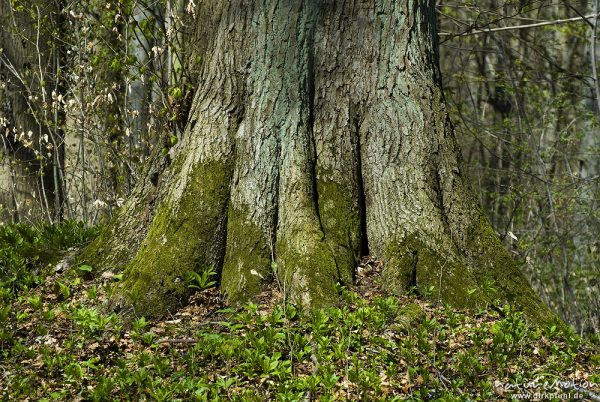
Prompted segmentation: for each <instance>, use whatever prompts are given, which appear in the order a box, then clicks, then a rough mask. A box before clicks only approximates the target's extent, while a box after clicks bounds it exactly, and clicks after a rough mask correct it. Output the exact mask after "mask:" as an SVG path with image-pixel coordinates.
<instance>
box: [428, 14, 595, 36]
mask: <svg viewBox="0 0 600 402" xmlns="http://www.w3.org/2000/svg"><path fill="white" fill-rule="evenodd" d="M598 16H600V13H598V12H596V13H595V14H590V15H586V16H583V17H573V18H566V19H563V20H554V21H544V22H537V23H535V24H523V25H512V26H509V27H499V28H486V29H471V30H467V31H465V32H460V33H453V32H440V33H438V35H439V36H452V37H454V36H467V35H479V34H484V33H490V32H499V31H512V30H517V29H529V28H537V27H542V26H547V25H558V24H567V23H569V22H577V21H587V20H589V19H591V18H597V17H598Z"/></svg>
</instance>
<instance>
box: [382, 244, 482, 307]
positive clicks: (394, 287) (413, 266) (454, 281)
mask: <svg viewBox="0 0 600 402" xmlns="http://www.w3.org/2000/svg"><path fill="white" fill-rule="evenodd" d="M385 261H386V263H385V267H384V270H383V273H382V276H383V278H382V279H383V281H384V286H386V287H387V288H388V289H389V290H390V291H392V292H395V293H401V292H404V291H405V290H407V289H408V288H410V287H412V286H414V287H416V288H417V289H418V290H419V292H421V293H422V294H426V295H429V296H430V297H431V298H432V299H434V300H435V301H439V302H444V303H449V304H451V305H453V306H455V307H458V308H475V307H482V306H485V305H486V304H488V303H489V302H490V301H491V298H490V295H487V294H486V293H485V292H484V291H483V290H482V289H481V287H480V286H479V285H478V283H477V281H476V279H475V278H474V276H473V275H472V274H471V272H469V270H468V268H467V267H466V266H465V265H464V264H463V263H462V261H461V259H459V258H458V257H457V255H456V254H455V253H450V252H449V253H448V255H442V254H440V253H439V252H436V251H434V248H433V247H430V246H427V244H426V243H425V242H423V241H422V240H421V239H420V238H419V237H418V236H417V235H416V234H412V235H409V236H407V237H406V238H405V239H404V240H402V241H390V242H389V243H388V246H387V250H386V254H385Z"/></svg>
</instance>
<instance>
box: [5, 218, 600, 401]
mask: <svg viewBox="0 0 600 402" xmlns="http://www.w3.org/2000/svg"><path fill="white" fill-rule="evenodd" d="M94 233H95V231H94V230H89V229H85V228H84V227H83V226H82V225H80V224H75V223H65V224H61V225H58V226H50V225H47V226H44V227H43V228H37V229H36V228H32V227H28V226H25V225H8V226H2V227H0V238H1V239H2V240H3V241H2V242H1V243H0V244H1V246H0V247H1V249H0V253H1V254H0V256H1V257H0V269H1V276H0V279H1V282H0V284H1V286H0V292H1V293H0V297H1V301H2V304H1V306H0V399H2V400H42V401H44V400H47V401H50V400H90V401H104V400H135V401H137V400H156V401H173V400H197V401H203V400H231V399H232V400H267V399H269V400H281V401H296V400H310V399H318V400H348V399H354V400H433V399H437V400H480V401H489V400H510V399H513V398H517V397H518V395H522V394H527V393H528V392H529V393H531V394H533V393H535V392H546V395H550V397H549V398H543V399H544V400H552V399H557V400H558V398H560V397H561V395H567V394H568V395H570V396H571V397H575V396H577V395H581V396H582V397H583V398H594V397H597V394H598V392H600V389H599V387H598V384H600V374H599V373H598V371H597V368H598V366H599V364H600V354H598V345H599V343H598V339H597V338H589V339H585V338H581V337H579V336H577V335H576V334H575V333H574V332H572V331H571V330H570V329H569V327H567V326H566V325H564V324H562V323H561V322H559V321H557V322H556V324H555V325H551V326H548V327H544V328H538V327H534V326H531V325H529V324H528V323H527V322H526V321H525V320H524V319H523V317H522V316H521V314H520V313H519V312H518V311H514V310H513V309H512V308H511V307H510V306H507V305H505V306H501V305H490V306H488V308H487V309H486V310H482V311H470V312H467V311H459V310H456V309H452V308H450V307H449V306H443V305H439V304H437V303H435V294H436V289H435V288H431V289H428V290H427V292H426V293H427V294H421V295H419V294H413V295H406V296H401V297H397V296H385V295H384V294H383V292H382V291H381V290H380V289H381V288H380V286H379V285H380V284H379V282H378V281H379V272H380V269H381V264H380V263H379V262H377V261H374V260H370V259H366V258H365V259H363V261H362V263H361V266H360V268H359V271H358V277H357V284H356V286H354V287H352V288H347V287H343V286H339V288H338V290H339V292H340V295H341V299H342V301H343V305H341V306H334V307H331V308H328V309H323V310H317V311H314V312H312V313H310V314H307V313H306V312H303V311H299V310H298V309H297V308H296V307H295V306H293V305H291V304H286V303H283V302H282V301H281V300H284V299H285V297H284V295H282V294H281V292H280V290H279V289H277V288H276V287H274V288H268V289H264V292H263V294H262V295H261V298H260V300H259V301H258V302H257V303H256V304H248V305H246V306H244V307H243V308H241V309H232V308H229V307H227V306H225V305H224V303H223V301H222V298H221V297H220V295H219V292H218V290H217V289H216V288H214V284H215V282H214V281H213V280H212V279H213V278H212V276H213V275H214V272H212V271H210V270H207V271H206V272H205V273H204V274H196V275H195V276H190V277H188V278H187V284H188V286H189V287H190V288H191V289H194V290H196V293H194V294H193V295H192V296H191V297H190V299H189V304H188V305H187V306H186V307H183V308H182V309H180V310H179V311H178V312H177V313H176V314H174V315H173V316H170V317H167V318H165V319H164V320H160V321H150V320H146V319H145V318H144V317H136V318H134V319H131V320H127V321H124V319H123V318H121V317H119V316H118V315H117V314H114V313H110V312H106V311H104V310H103V309H102V305H103V302H105V301H106V300H108V299H109V298H110V296H111V289H112V287H113V286H114V284H116V283H118V282H119V281H120V280H121V275H120V274H119V273H118V272H110V271H105V272H96V271H95V267H92V266H89V265H78V264H76V263H74V262H73V261H74V259H73V258H72V255H74V252H75V250H73V249H71V251H69V247H79V246H82V245H84V244H85V242H86V241H89V239H90V238H91V237H92V236H93V235H94ZM59 258H60V259H61V261H60V262H59V263H58V265H56V264H54V263H55V262H57V261H58V259H59ZM490 287H493V284H490ZM544 383H545V386H544ZM552 395H554V396H552ZM531 398H533V396H531ZM527 399H530V398H527Z"/></svg>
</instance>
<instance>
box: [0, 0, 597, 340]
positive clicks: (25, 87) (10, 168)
mask: <svg viewBox="0 0 600 402" xmlns="http://www.w3.org/2000/svg"><path fill="white" fill-rule="evenodd" d="M201 1H202V0H196V2H197V3H199V2H201ZM599 3H600V0H575V1H574V0H564V1H563V0H543V1H531V0H505V1H502V0H478V1H450V0H443V1H439V2H438V5H437V11H438V25H439V38H440V52H441V69H442V76H443V79H444V88H445V93H446V99H447V103H448V106H449V111H450V115H451V119H452V121H453V122H454V125H455V128H456V136H457V139H458V141H459V143H460V144H461V147H462V151H463V156H464V160H465V164H466V166H467V167H468V171H469V175H470V178H471V183H472V186H473V189H474V191H475V192H476V193H477V194H478V196H479V199H480V202H481V204H482V205H483V206H484V208H485V210H486V211H487V213H488V216H489V218H490V220H491V222H492V224H493V226H494V227H495V229H496V231H497V233H498V235H499V236H500V238H502V239H503V240H504V242H505V243H506V246H507V247H508V248H509V249H510V250H511V251H512V252H513V254H514V257H515V258H519V259H521V260H522V261H523V269H524V272H525V274H526V275H527V277H528V278H529V280H530V282H531V283H532V286H533V287H534V289H535V290H536V291H537V292H538V294H539V295H540V296H541V297H542V299H543V300H544V301H545V302H546V303H548V304H549V305H550V306H551V307H552V309H553V310H554V311H556V312H557V313H558V314H559V315H560V316H561V317H562V318H563V319H564V320H566V321H567V322H569V323H570V324H571V325H572V326H573V327H574V328H575V329H577V331H579V332H581V333H595V334H598V333H600V314H599V312H600V284H599V282H600V239H599V237H598V233H599V232H600V208H599V207H598V201H599V197H600V187H599V185H600V180H599V178H600V126H599V117H600V83H599V81H598V72H597V66H598V61H599V60H600V47H599V46H598V41H597V40H596V36H597V34H598V16H599V9H600V7H599V6H600V5H599ZM196 12H197V4H196V3H194V0H147V1H146V0H109V1H106V0H104V1H99V0H70V1H68V2H67V1H63V0H27V1H25V0H0V25H1V27H2V30H1V32H0V35H1V36H0V141H1V143H0V222H1V223H3V224H5V223H19V222H20V223H27V224H33V225H41V224H45V223H55V222H60V221H64V220H78V221H84V222H85V223H86V224H87V225H97V224H101V223H102V222H105V221H106V220H107V219H110V218H111V217H112V216H113V214H115V213H116V211H117V210H118V208H119V206H120V205H121V204H122V203H123V202H124V200H125V199H126V198H127V196H128V194H129V193H130V192H132V191H133V189H134V187H135V185H136V182H138V181H139V180H146V179H150V180H151V179H152V172H151V171H149V167H150V166H153V165H155V163H156V161H157V160H164V159H168V158H169V157H170V153H171V148H172V147H173V146H174V145H175V144H176V143H177V141H178V138H179V137H180V136H181V135H182V133H183V131H184V129H185V127H184V124H185V121H186V117H187V112H188V109H189V107H190V104H191V101H192V97H193V90H194V88H196V80H197V77H198V72H199V66H200V65H201V63H202V60H201V59H197V58H192V57H191V54H193V52H192V49H194V48H195V46H198V43H199V41H198V40H197V39H198V38H201V37H202V35H203V34H204V33H203V27H197V28H195V29H194V27H195V24H194V23H193V21H194V18H196V17H197V15H196ZM200 54H201V52H200Z"/></svg>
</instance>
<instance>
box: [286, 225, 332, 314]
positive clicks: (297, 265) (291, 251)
mask: <svg viewBox="0 0 600 402" xmlns="http://www.w3.org/2000/svg"><path fill="white" fill-rule="evenodd" d="M275 250H276V255H277V265H278V269H277V272H278V278H279V283H280V286H281V290H282V292H283V294H284V297H285V298H286V299H287V300H290V301H291V302H292V303H296V304H299V305H302V306H303V307H305V308H309V309H314V308H320V307H325V306H330V305H332V304H334V303H335V302H336V301H337V300H338V295H337V293H336V289H335V286H336V284H337V283H338V280H339V278H338V268H337V266H336V262H335V258H334V256H333V253H332V252H331V249H330V248H329V246H328V245H327V243H326V242H325V240H324V236H323V232H322V231H321V230H320V229H319V228H318V227H317V226H316V225H305V226H295V227H293V228H289V230H286V231H285V233H283V234H282V233H280V236H279V238H278V240H277V243H276V245H275Z"/></svg>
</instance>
